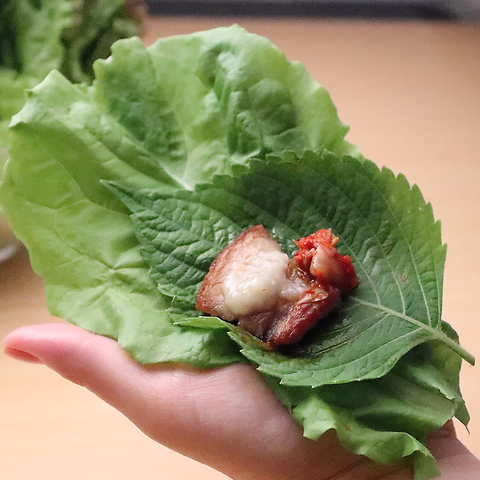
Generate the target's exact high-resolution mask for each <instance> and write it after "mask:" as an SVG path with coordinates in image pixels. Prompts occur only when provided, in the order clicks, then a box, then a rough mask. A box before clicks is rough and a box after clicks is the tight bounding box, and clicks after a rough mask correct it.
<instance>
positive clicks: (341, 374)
mask: <svg viewBox="0 0 480 480" xmlns="http://www.w3.org/2000/svg"><path fill="white" fill-rule="evenodd" d="M287 159H288V160H285V161H282V158H280V157H276V156H273V157H268V158H267V161H260V160H257V161H252V162H251V164H250V167H249V169H248V170H247V171H245V173H243V174H238V175H235V176H221V177H216V178H215V179H213V180H212V183H209V184H204V185H199V186H198V187H197V189H196V190H195V191H193V192H192V191H179V192H175V193H173V194H165V193H162V192H156V191H155V190H153V191H145V190H143V191H141V192H140V191H132V190H127V189H123V190H122V189H121V188H117V191H118V193H119V196H120V198H121V199H122V200H123V201H124V203H125V204H126V206H127V207H128V208H129V209H130V210H131V211H132V212H133V217H132V219H133V224H134V227H135V230H136V234H137V237H138V239H139V241H140V243H141V253H142V255H143V258H144V259H145V261H146V262H147V263H148V265H149V266H150V271H151V275H152V278H153V279H154V280H155V281H156V283H157V287H158V289H159V291H160V292H161V293H162V294H164V295H167V296H169V297H171V298H172V299H175V301H176V302H175V303H176V305H175V306H176V308H177V310H179V309H180V310H182V309H183V310H184V311H185V313H186V314H187V315H192V314H193V315H194V312H195V297H196V292H197V291H198V288H199V285H200V282H201V281H202V279H203V277H204V276H205V275H206V273H207V272H208V268H209V266H210V264H211V263H212V262H213V260H214V259H215V258H216V256H217V255H218V253H219V252H220V251H221V250H222V249H223V248H224V247H225V246H226V245H227V244H228V243H230V242H231V241H232V240H233V239H234V238H235V237H236V236H238V234H239V233H240V232H241V231H242V230H244V229H246V228H248V227H250V226H252V225H254V224H256V223H261V224H262V225H264V226H265V227H266V228H267V229H269V230H270V231H271V232H272V233H273V235H274V236H275V237H276V238H277V239H278V241H279V243H280V244H281V245H282V247H283V250H284V251H286V252H288V253H290V254H292V253H293V249H294V243H293V241H292V240H293V239H298V238H300V237H303V236H306V235H308V234H310V233H311V232H313V231H316V230H318V229H319V228H332V231H333V232H334V234H335V235H337V236H339V237H340V239H341V243H340V244H339V250H340V251H341V252H343V253H348V254H349V255H350V256H351V258H352V260H353V262H354V265H355V268H356V270H357V273H358V275H359V278H360V287H359V288H358V289H356V290H355V291H354V292H353V294H352V295H351V296H350V297H349V298H348V300H346V301H344V302H343V306H342V308H341V309H340V311H339V312H338V313H337V314H336V315H335V316H334V318H333V319H332V321H330V322H323V324H320V325H319V326H318V327H317V328H316V329H315V330H314V331H313V332H311V333H310V334H309V335H308V336H306V339H305V340H304V341H302V342H300V343H299V344H298V345H295V346H293V347H290V348H288V349H287V351H286V353H283V352H276V351H271V350H266V349H264V348H262V346H261V343H260V342H258V341H256V339H255V338H254V337H251V336H250V335H247V334H246V333H245V332H243V331H241V330H240V329H235V328H233V329H232V332H231V333H230V336H231V337H232V338H233V339H235V340H236V341H237V342H238V343H239V344H240V345H241V346H242V353H243V354H244V355H245V356H246V357H247V358H248V359H249V360H251V361H252V362H254V363H255V364H257V365H259V370H260V371H262V372H264V373H267V374H269V375H272V376H276V377H279V378H281V382H282V383H283V384H290V385H306V386H313V387H317V386H320V385H325V384H332V383H345V382H352V381H358V380H365V379H369V378H378V377H381V376H383V375H385V374H386V373H387V372H388V371H389V370H390V369H391V368H392V367H393V366H394V365H395V363H396V362H397V361H398V360H399V359H400V358H401V357H402V356H403V355H405V353H407V352H408V351H409V350H411V349H412V348H413V347H414V346H416V345H418V344H420V343H423V342H426V341H429V340H439V341H442V342H444V343H445V344H446V345H448V346H449V347H450V348H452V349H453V350H454V351H456V352H457V353H460V354H461V355H463V356H465V357H467V358H469V357H468V354H466V352H464V351H463V350H462V349H461V348H460V346H459V345H458V343H456V342H455V341H454V340H452V339H451V338H450V337H449V336H448V335H446V334H445V333H444V332H443V329H442V322H441V318H440V310H441V289H442V273H443V264H444V255H445V248H444V245H443V244H442V242H441V238H440V230H439V225H438V223H437V222H436V221H435V219H434V217H433V214H432V210H431V208H430V205H428V204H427V203H426V202H425V201H424V200H423V197H422V196H421V194H420V192H419V190H418V188H415V187H413V188H411V187H410V186H409V184H408V183H407V182H406V180H405V178H404V177H402V176H398V177H395V176H394V175H393V174H392V173H391V172H390V171H389V170H387V169H383V170H379V169H378V168H377V167H376V166H375V165H374V164H373V163H372V162H369V161H363V162H362V161H359V160H357V159H355V158H352V157H343V158H339V157H337V156H335V155H333V154H332V153H329V152H324V153H323V154H318V153H313V152H309V151H307V152H305V153H304V154H303V155H302V156H300V157H298V158H297V157H296V156H292V155H287ZM202 321H203V320H202V319H201V318H200V319H194V320H193V321H191V322H190V324H191V325H198V326H201V325H202ZM183 325H185V322H183Z"/></svg>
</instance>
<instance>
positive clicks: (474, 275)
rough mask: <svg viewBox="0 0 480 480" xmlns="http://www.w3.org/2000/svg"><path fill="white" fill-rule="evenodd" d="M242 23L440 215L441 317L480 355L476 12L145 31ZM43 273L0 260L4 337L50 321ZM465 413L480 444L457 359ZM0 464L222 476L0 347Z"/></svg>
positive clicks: (29, 474)
mask: <svg viewBox="0 0 480 480" xmlns="http://www.w3.org/2000/svg"><path fill="white" fill-rule="evenodd" d="M232 23H239V24H241V25H243V26H244V27H246V28H247V29H249V30H250V31H252V32H255V33H259V34H261V35H265V36H267V37H269V38H270V39H271V40H272V41H273V42H274V43H276V44H277V45H278V46H279V47H280V48H281V49H283V50H284V51H285V52H286V54H287V56H288V57H289V58H290V59H291V60H300V61H302V62H303V63H304V64H305V65H306V66H307V68H308V70H309V71H310V73H311V75H312V76H313V77H314V78H315V79H316V80H317V81H319V82H320V83H321V84H323V85H324V86H325V87H326V88H327V89H328V90H329V91H330V93H331V95H332V97H333V100H334V102H335V103H336V105H337V107H338V110H339V115H340V117H341V118H342V120H343V121H344V122H345V123H347V124H349V125H350V126H351V130H350V134H349V139H350V140H351V141H353V142H354V143H356V144H358V145H359V146H360V148H361V150H362V152H363V153H364V154H365V155H366V156H367V157H369V158H370V159H372V160H373V161H375V162H376V163H377V164H379V165H386V166H388V167H389V168H391V169H392V170H393V171H394V172H403V173H404V174H405V175H406V176H407V178H408V179H409V180H410V181H411V182H412V183H417V184H418V185H419V186H420V188H421V190H422V191H423V193H424V196H425V197H426V199H427V200H428V201H430V202H431V203H432V204H433V208H434V212H435V214H436V217H437V218H439V219H440V220H441V221H442V229H443V237H444V241H445V242H446V243H447V244H448V258H447V266H446V276H445V289H444V319H445V320H447V321H448V322H450V323H451V324H453V326H454V327H455V328H456V330H457V331H458V332H459V334H460V337H461V342H462V343H463V345H464V347H465V348H466V349H467V350H469V351H470V352H471V353H473V354H474V355H476V357H477V358H480V293H479V291H478V290H479V284H478V272H479V271H480V255H479V254H478V252H477V249H478V248H479V247H480V213H479V211H480V91H479V87H480V25H472V24H446V23H417V22H410V23H386V22H364V21H338V20H336V21H326V20H323V21H322V20H302V19H294V20H286V19H285V20H279V19H269V20H264V19H221V18H216V19H208V18H199V19H198V18H197V19H193V18H190V19H188V18H185V19H180V18H168V19H166V18H155V19H151V20H149V21H148V23H147V26H146V31H145V42H146V43H151V42H152V41H154V40H155V39H156V38H158V37H162V36H168V35H171V34H177V33H189V32H193V31H196V30H203V29H207V28H211V27H215V26H220V25H230V24H232ZM52 320H54V321H60V320H57V319H52V317H50V316H49V314H48V312H47V309H46V307H45V304H44V296H43V286H42V281H41V279H40V278H38V277H36V276H35V275H34V274H33V273H32V271H31V269H30V267H29V263H28V256H27V254H26V252H25V251H23V250H21V251H20V252H19V253H18V254H17V255H16V256H15V257H14V258H12V259H10V260H8V261H7V262H4V263H3V264H1V265H0V337H2V338H3V337H4V336H5V334H6V333H7V332H9V331H10V330H12V329H14V328H15V327H17V326H20V325H25V324H32V323H40V322H46V321H52ZM462 387H463V392H464V396H465V398H466V401H467V405H468V407H469V409H470V412H471V415H472V421H471V425H470V433H467V432H466V431H465V430H464V429H462V428H460V427H458V434H459V436H460V438H461V439H462V441H463V442H464V443H465V444H466V445H467V446H468V447H469V448H470V449H471V450H472V451H473V452H474V453H475V454H476V455H477V456H480V393H479V388H480V369H479V368H478V367H477V368H475V367H469V366H465V367H464V369H463V371H462ZM0 465H1V467H0V471H1V473H0V475H1V477H2V478H5V479H8V480H32V479H40V480H60V479H61V480H64V479H66V478H68V479H69V480H77V479H82V480H83V479H89V480H97V479H98V480H131V479H133V478H149V479H153V478H159V479H160V478H162V479H169V480H193V479H195V480H202V479H209V480H217V479H218V480H220V479H222V478H225V477H224V476H223V475H221V474H219V473H217V472H215V471H213V470H211V469H209V468H208V467H205V466H203V465H200V464H198V463H196V462H194V461H192V460H190V459H187V458H184V457H182V456H180V455H178V454H176V453H173V452H171V451H169V450H167V449H165V448H163V447H161V446H159V445H157V444H155V443H154V442H152V441H150V440H149V439H147V438H146V437H145V436H144V435H143V434H141V433H140V432H139V431H138V430H137V429H136V428H135V427H134V426H133V425H131V424H130V423H129V422H128V421H127V420H126V419H125V418H124V417H122V415H120V414H119V413H118V412H116V411H115V410H113V409H112V408H111V407H109V406H107V405H106V404H104V403H103V402H101V401H100V400H99V399H97V398H96V397H95V396H94V395H93V394H91V393H89V392H88V391H86V390H84V389H82V388H81V387H78V386H76V385H72V384H70V383H68V382H67V381H65V380H63V379H62V378H60V377H59V376H58V375H57V374H55V373H53V372H51V371H49V370H48V369H47V368H45V367H43V366H40V365H32V364H24V363H21V362H18V361H14V360H12V359H9V358H7V357H5V356H4V355H1V356H0Z"/></svg>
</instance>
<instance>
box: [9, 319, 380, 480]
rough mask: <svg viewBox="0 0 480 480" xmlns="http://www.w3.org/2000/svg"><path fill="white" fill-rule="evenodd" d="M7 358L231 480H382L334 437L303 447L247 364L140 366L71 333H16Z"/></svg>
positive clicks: (48, 329) (59, 329) (50, 328)
mask: <svg viewBox="0 0 480 480" xmlns="http://www.w3.org/2000/svg"><path fill="white" fill-rule="evenodd" d="M4 349H5V352H6V353H8V354H9V355H12V356H16V357H17V358H20V357H21V358H22V359H25V358H27V359H29V360H34V359H35V361H39V362H41V363H44V364H45V365H47V366H49V367H50V368H52V369H53V370H55V371H57V372H58V373H59V374H61V375H62V376H64V377H65V378H67V379H68V380H70V381H73V382H75V383H77V384H79V385H83V386H85V387H87V388H88V389H90V390H91V391H93V392H94V393H95V394H97V395H98V396H99V397H101V398H102V399H104V400H105V401H107V402H108V403H110V404H111V405H113V406H114V407H115V408H117V409H118V410H120V411H121V412H123V413H124V414H125V415H126V416H127V417H128V418H130V419H131V420H132V421H133V422H134V423H135V424H136V425H137V426H138V427H139V428H141V429H142V430H143V431H144V432H145V433H146V434H147V435H149V436H150V437H152V438H153V439H155V440H157V441H159V442H161V443H162V444H165V445H167V446H168V447H170V448H172V449H174V450H177V451H179V452H181V453H183V454H185V455H188V456H190V457H192V458H195V459H196V460H199V461H201V462H203V463H206V464H208V465H210V466H212V467H214V468H217V469H218V470H220V471H222V472H224V473H226V474H227V475H229V476H231V477H233V478H242V479H250V478H252V479H255V480H260V479H270V478H275V479H278V480H282V479H292V478H295V479H311V478H315V479H316V480H317V479H318V480H321V479H325V478H331V477H333V476H334V475H336V474H338V473H339V472H340V471H343V472H344V474H345V475H344V477H345V478H349V477H348V476H347V474H346V472H347V471H349V470H351V471H352V472H353V470H352V469H355V471H357V473H358V475H354V476H353V477H352V478H355V479H358V480H360V479H362V478H369V479H372V478H379V476H378V473H379V471H378V470H377V471H376V473H377V474H376V475H372V472H371V466H369V462H365V460H364V459H363V458H361V457H357V456H355V455H353V454H351V453H350V452H348V451H346V450H345V449H344V448H343V447H341V445H340V444H339V443H338V440H337V439H336V436H335V435H334V434H333V433H332V432H329V433H327V434H326V435H324V436H322V437H321V438H320V439H319V441H317V442H313V441H310V440H308V439H306V438H304V437H303V436H302V432H301V429H300V427H299V425H297V424H296V423H295V422H294V421H293V420H292V418H291V416H290V414H289V413H288V412H287V411H286V410H285V409H284V408H283V407H282V406H281V404H280V403H279V401H278V399H277V398H276V397H275V395H274V394H273V393H272V392H271V390H270V389H269V388H268V387H267V385H266V384H265V383H264V382H263V380H262V379H261V377H260V376H259V375H258V374H257V372H256V371H255V370H253V368H251V367H249V366H247V365H233V366H230V367H226V368H221V369H214V370H206V371H200V370H197V369H194V368H191V367H190V368H189V367H187V366H183V365H176V366H174V365H171V364H169V365H157V366H148V367H146V366H141V365H139V364H138V363H136V362H135V361H133V360H132V358H131V357H130V356H129V355H128V354H127V353H126V352H125V351H123V350H122V349H121V348H120V347H119V345H118V344H117V343H116V342H115V341H113V340H111V339H108V338H106V337H102V336H99V335H94V334H92V333H89V332H87V331H85V330H83V329H81V328H78V327H75V326H73V325H65V324H47V325H37V326H29V327H23V328H21V329H18V330H16V331H14V332H12V333H11V334H10V335H8V336H7V338H6V339H5V341H4ZM360 472H362V474H360ZM364 472H365V473H364ZM342 478H343V477H342Z"/></svg>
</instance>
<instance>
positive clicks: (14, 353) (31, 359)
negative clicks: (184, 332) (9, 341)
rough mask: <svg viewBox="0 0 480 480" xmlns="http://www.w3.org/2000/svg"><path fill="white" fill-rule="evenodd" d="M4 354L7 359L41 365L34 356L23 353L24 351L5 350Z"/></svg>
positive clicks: (15, 349)
mask: <svg viewBox="0 0 480 480" xmlns="http://www.w3.org/2000/svg"><path fill="white" fill-rule="evenodd" d="M4 352H5V354H6V355H8V356H9V357H12V358H15V359H16V360H22V361H24V362H30V363H42V361H41V360H40V359H39V358H37V357H36V356H35V355H32V354H31V353H28V352H25V351H24V350H18V349H17V348H5V350H4Z"/></svg>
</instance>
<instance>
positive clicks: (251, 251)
mask: <svg viewBox="0 0 480 480" xmlns="http://www.w3.org/2000/svg"><path fill="white" fill-rule="evenodd" d="M337 241H338V238H337V237H335V236H334V235H332V233H331V231H330V230H319V231H318V232H316V233H314V234H312V235H310V236H308V237H304V238H302V239H300V240H299V241H298V242H296V244H297V246H298V252H297V253H296V254H295V257H294V258H293V259H290V258H289V257H288V256H287V255H286V254H285V253H283V252H282V251H281V249H280V245H279V244H278V242H277V241H276V240H275V239H274V238H273V237H272V236H271V235H270V234H269V232H268V231H267V230H266V229H265V228H264V227H263V226H262V225H256V226H254V227H251V228H249V229H248V230H246V231H245V232H243V233H242V234H241V235H240V236H238V237H237V238H236V239H235V240H234V241H233V242H232V243H230V244H229V245H228V246H227V247H226V248H225V249H224V250H222V252H220V254H219V255H218V257H217V258H216V259H215V261H214V262H213V263H212V265H211V267H210V270H209V272H208V274H207V275H206V276H205V278H204V280H203V282H202V284H201V286H200V290H199V292H198V294H197V302H196V308H197V309H198V310H200V311H202V312H204V313H207V314H209V315H215V316H218V317H220V318H222V319H224V320H226V321H229V322H233V323H235V324H237V325H238V326H239V327H241V328H243V329H245V330H246V331H248V332H249V333H251V334H252V335H255V336H256V337H258V338H259V339H261V340H262V341H263V342H265V343H266V345H267V346H269V347H270V348H277V347H279V346H281V345H288V344H292V343H295V342H297V341H298V340H300V339H301V338H302V337H303V335H304V334H305V333H306V332H307V331H309V330H310V329H311V328H312V327H313V326H314V325H315V324H316V323H317V322H318V321H319V320H320V319H321V318H323V317H325V316H326V315H328V314H329V313H330V312H331V311H332V310H333V309H334V308H335V307H336V306H337V305H338V304H339V302H340V300H341V294H342V293H349V292H350V291H351V290H352V289H353V288H355V287H356V286H357V285H358V278H357V276H356V274H355V270H354V268H353V265H352V262H351V260H350V258H349V257H348V256H346V255H340V254H339V253H338V251H337V249H336V248H335V245H336V243H337Z"/></svg>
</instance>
